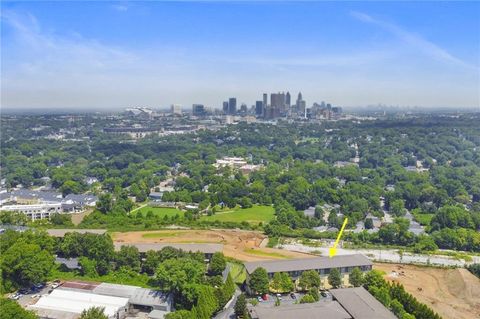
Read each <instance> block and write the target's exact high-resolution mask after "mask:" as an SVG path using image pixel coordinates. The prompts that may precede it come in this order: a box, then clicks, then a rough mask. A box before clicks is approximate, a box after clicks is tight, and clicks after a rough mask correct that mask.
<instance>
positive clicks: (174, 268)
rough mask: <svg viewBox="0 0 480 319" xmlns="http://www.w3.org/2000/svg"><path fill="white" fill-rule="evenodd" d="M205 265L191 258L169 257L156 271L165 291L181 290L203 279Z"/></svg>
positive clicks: (161, 286)
mask: <svg viewBox="0 0 480 319" xmlns="http://www.w3.org/2000/svg"><path fill="white" fill-rule="evenodd" d="M204 273H205V265H204V264H203V263H202V262H200V261H197V260H194V259H191V258H186V257H182V258H178V259H167V260H165V261H164V262H162V263H161V264H160V265H159V266H158V268H157V272H156V278H157V281H158V282H159V284H160V288H161V289H162V290H164V291H171V290H173V291H175V292H180V291H181V290H182V288H183V287H185V285H186V284H197V283H200V282H201V281H202V279H203V276H204Z"/></svg>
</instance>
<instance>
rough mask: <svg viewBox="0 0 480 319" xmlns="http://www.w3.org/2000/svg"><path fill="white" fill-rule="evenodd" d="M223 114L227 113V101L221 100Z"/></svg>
mask: <svg viewBox="0 0 480 319" xmlns="http://www.w3.org/2000/svg"><path fill="white" fill-rule="evenodd" d="M223 114H228V101H223Z"/></svg>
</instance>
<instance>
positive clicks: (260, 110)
mask: <svg viewBox="0 0 480 319" xmlns="http://www.w3.org/2000/svg"><path fill="white" fill-rule="evenodd" d="M264 108H265V106H264V104H263V101H256V102H255V115H256V116H259V117H262V116H263V115H264Z"/></svg>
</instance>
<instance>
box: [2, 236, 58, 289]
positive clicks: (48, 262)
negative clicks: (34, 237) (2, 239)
mask: <svg viewBox="0 0 480 319" xmlns="http://www.w3.org/2000/svg"><path fill="white" fill-rule="evenodd" d="M54 261H55V258H54V257H53V255H52V254H51V253H50V252H48V251H47V250H44V249H41V248H40V246H39V245H36V244H29V243H26V242H24V241H22V240H19V241H18V242H16V243H15V244H13V245H12V246H11V247H10V248H8V249H7V251H5V252H4V253H3V254H2V257H1V260H0V263H1V264H0V267H1V270H2V277H3V279H4V280H5V279H6V280H9V281H10V282H12V283H13V284H14V285H15V286H23V287H26V286H30V285H32V284H36V283H39V282H44V281H45V280H46V279H47V276H48V274H49V273H50V270H51V269H52V268H53V266H54Z"/></svg>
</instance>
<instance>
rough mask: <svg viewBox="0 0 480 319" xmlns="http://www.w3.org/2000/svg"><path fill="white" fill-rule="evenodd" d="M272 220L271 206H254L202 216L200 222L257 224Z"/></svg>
mask: <svg viewBox="0 0 480 319" xmlns="http://www.w3.org/2000/svg"><path fill="white" fill-rule="evenodd" d="M273 219H274V209H273V207H271V206H258V205H255V206H253V207H250V208H235V209H233V210H230V211H225V212H218V213H216V214H215V215H212V216H202V217H201V218H200V220H206V221H216V220H217V221H221V222H237V223H241V222H244V221H245V222H248V223H251V224H258V223H260V222H263V223H265V222H269V221H271V220H273Z"/></svg>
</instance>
